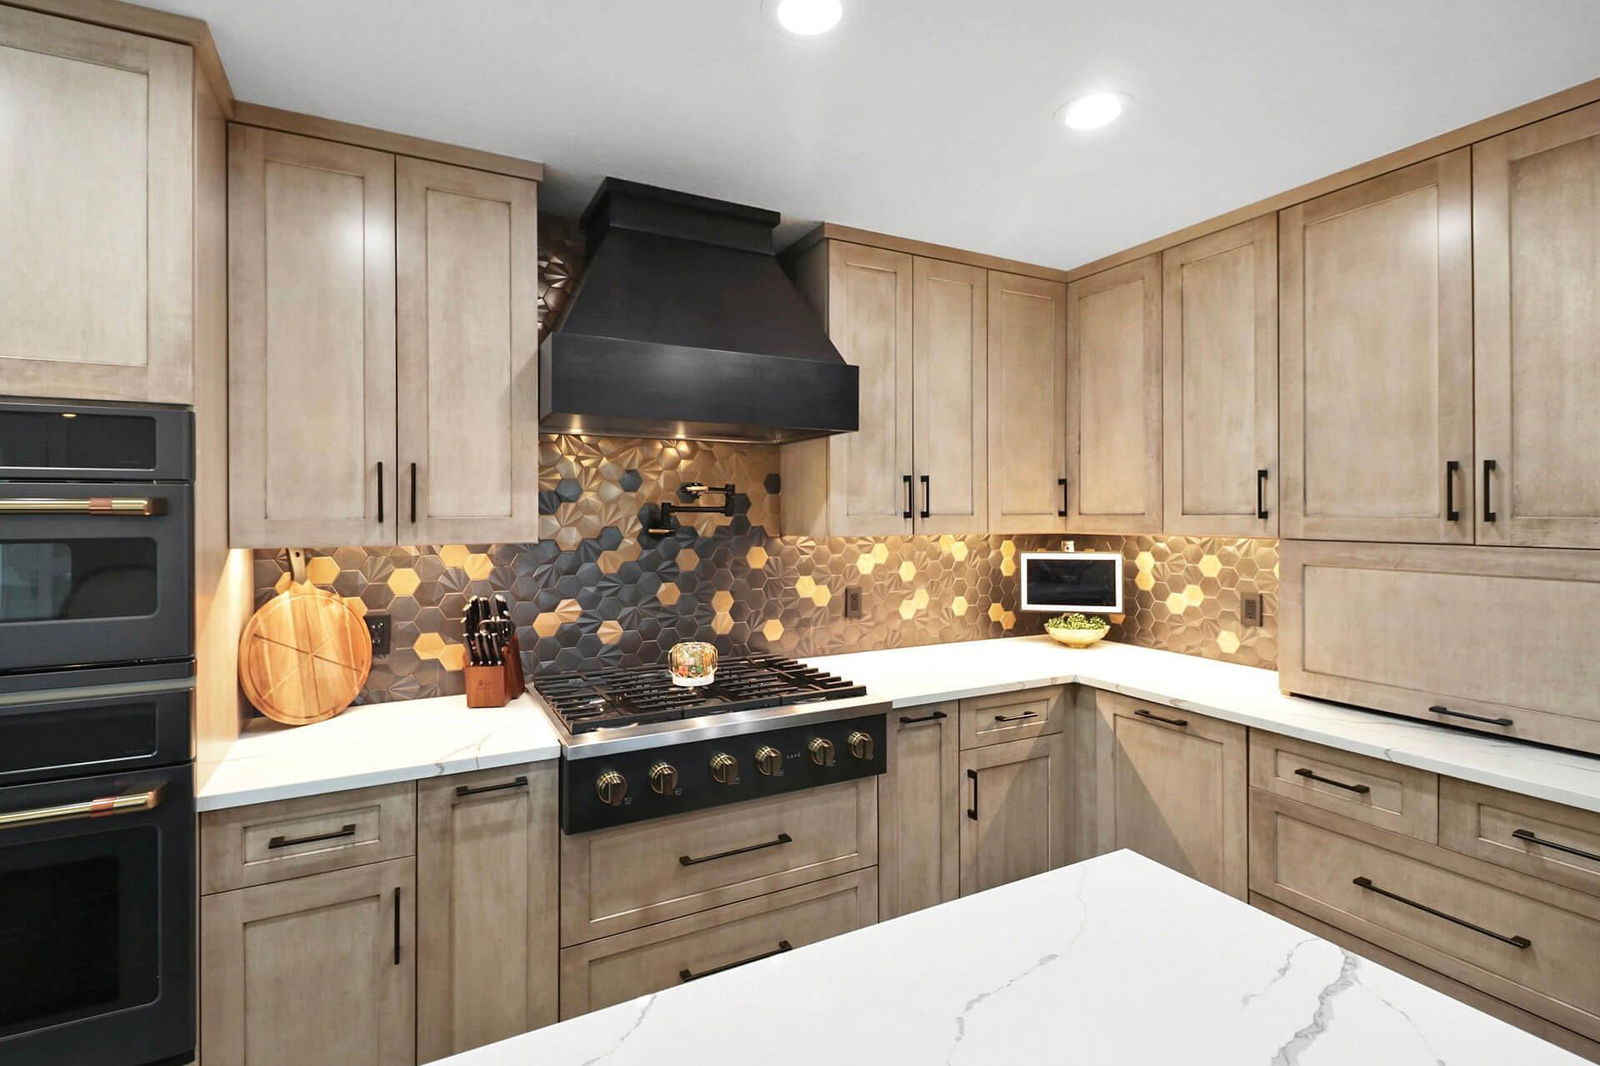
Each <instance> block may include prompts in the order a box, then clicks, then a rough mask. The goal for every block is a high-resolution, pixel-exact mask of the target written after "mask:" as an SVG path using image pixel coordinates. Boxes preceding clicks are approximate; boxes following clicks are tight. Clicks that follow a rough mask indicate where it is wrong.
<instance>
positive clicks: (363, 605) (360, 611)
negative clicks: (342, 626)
mask: <svg viewBox="0 0 1600 1066" xmlns="http://www.w3.org/2000/svg"><path fill="white" fill-rule="evenodd" d="M340 598H341V599H343V600H344V605H345V606H346V607H348V608H350V609H351V610H352V611H354V612H355V613H356V617H358V618H365V617H366V616H367V601H366V600H364V599H362V598H361V597H360V596H343V597H340Z"/></svg>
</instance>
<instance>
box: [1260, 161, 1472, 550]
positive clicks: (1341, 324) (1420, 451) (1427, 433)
mask: <svg viewBox="0 0 1600 1066" xmlns="http://www.w3.org/2000/svg"><path fill="white" fill-rule="evenodd" d="M1471 184H1472V175H1471V168H1470V161H1469V157H1468V150H1467V149H1465V148H1463V149H1461V150H1459V151H1456V152H1451V153H1449V154H1448V155H1442V156H1439V157H1437V158H1435V159H1430V160H1427V161H1425V162H1422V163H1417V164H1416V165H1414V166H1409V167H1406V168H1405V169H1403V170H1397V171H1395V172H1393V173H1391V174H1385V175H1383V176H1382V177H1378V178H1373V179H1371V180H1370V181H1364V182H1361V183H1360V184H1358V185H1352V186H1351V187H1349V188H1347V189H1341V190H1339V191H1338V192H1334V193H1329V194H1328V195H1326V196H1321V197H1318V198H1317V199H1315V200H1310V201H1308V202H1306V203H1303V204H1297V205H1296V206H1294V207H1291V208H1288V209H1287V210H1285V211H1283V212H1282V213H1281V214H1280V216H1279V288H1280V292H1281V294H1282V304H1281V308H1280V315H1281V332H1280V341H1281V347H1282V351H1281V353H1280V354H1281V359H1280V364H1279V370H1280V373H1281V375H1282V382H1281V389H1282V392H1281V407H1280V416H1281V420H1282V434H1281V435H1282V448H1283V456H1282V459H1283V486H1282V491H1281V493H1280V499H1281V506H1282V508H1283V516H1282V520H1281V521H1280V523H1279V529H1280V531H1281V532H1282V534H1283V536H1285V537H1297V538H1307V539H1321V540H1393V541H1416V542H1423V543H1426V542H1442V543H1470V542H1471V541H1472V507H1473V499H1474V486H1473V479H1472V471H1471V467H1472V233H1471V221H1470V214H1471V203H1470V200H1471Z"/></svg>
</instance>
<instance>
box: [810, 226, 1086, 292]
mask: <svg viewBox="0 0 1600 1066" xmlns="http://www.w3.org/2000/svg"><path fill="white" fill-rule="evenodd" d="M819 241H846V242H848V243H850V244H864V245H866V246H868V247H870V248H882V249H884V250H885V251H890V252H904V253H905V254H907V255H914V256H918V257H920V258H923V259H943V260H945V261H946V262H951V263H964V264H966V265H967V266H975V267H981V268H983V269H984V270H998V271H1000V272H1001V273H1003V274H1021V275H1023V276H1024V277H1030V278H1042V279H1043V280H1045V281H1066V280H1067V272H1066V271H1065V270H1056V269H1054V268H1052V267H1043V266H1039V265H1038V264H1037V263H1023V262H1020V261H1018V260H1016V259H1002V258H1001V257H999V256H995V255H984V254H983V253H981V252H968V251H964V250H962V249H960V248H951V247H948V246H947V245H943V244H930V243H928V242H927V241H914V240H911V239H910V238H908V237H893V236H890V235H889V234H887V233H874V232H872V231H871V230H864V229H856V228H854V227H853V226H841V225H839V224H838V223H835V222H823V223H821V224H819V225H818V226H817V227H816V228H815V229H813V230H812V231H811V232H809V233H807V234H806V235H805V236H803V237H801V238H800V239H799V240H797V241H795V242H794V243H793V244H791V245H789V247H787V248H785V249H784V250H783V251H782V252H781V253H780V256H781V258H782V259H783V261H784V262H785V263H786V264H788V263H793V262H795V261H796V260H798V259H799V258H800V256H802V255H804V254H805V252H806V249H808V248H811V247H812V246H813V245H815V244H817V243H818V242H819Z"/></svg>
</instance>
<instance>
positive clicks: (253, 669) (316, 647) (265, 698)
mask: <svg viewBox="0 0 1600 1066" xmlns="http://www.w3.org/2000/svg"><path fill="white" fill-rule="evenodd" d="M371 669H372V639H371V637H370V636H368V634H367V627H366V624H365V623H363V622H362V621H361V618H360V616H358V615H357V614H356V613H355V612H354V611H352V610H351V609H350V608H349V606H348V605H346V604H345V602H344V601H343V600H342V599H340V598H339V597H338V596H336V595H334V594H333V593H331V592H324V591H323V590H321V589H319V588H316V587H315V586H313V585H308V584H301V585H292V586H290V587H289V589H288V590H287V591H284V592H280V593H278V595H276V596H274V597H273V598H272V599H270V600H268V601H267V602H266V603H265V604H263V605H262V607H261V609H260V610H259V611H257V612H256V613H255V614H254V615H252V616H251V617H250V621H248V622H246V623H245V627H244V633H243V634H241V635H240V637H239V687H240V688H242V689H243V690H244V694H245V696H246V697H247V698H248V699H249V700H250V702H251V703H252V704H254V705H255V707H256V709H257V710H259V711H260V712H261V713H262V714H264V715H266V716H267V717H268V718H271V719H272V720H273V721H274V722H283V723H284V724H285V725H307V724H309V723H311V722H320V721H323V720H324V719H327V718H332V717H333V716H334V715H336V714H338V713H339V712H340V711H342V710H344V709H345V708H346V707H348V706H350V704H351V703H352V702H353V701H354V700H355V698H356V696H357V695H358V694H359V693H360V692H361V686H362V685H363V684H365V683H366V680H367V673H368V672H369V671H370V670H371Z"/></svg>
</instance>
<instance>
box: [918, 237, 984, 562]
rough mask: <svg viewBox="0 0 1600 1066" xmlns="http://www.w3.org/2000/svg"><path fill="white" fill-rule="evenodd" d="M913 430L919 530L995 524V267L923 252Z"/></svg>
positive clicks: (964, 529)
mask: <svg viewBox="0 0 1600 1066" xmlns="http://www.w3.org/2000/svg"><path fill="white" fill-rule="evenodd" d="M911 275H912V300H911V303H912V321H913V323H914V325H913V327H912V333H911V336H912V353H913V354H912V360H911V363H912V375H911V376H912V386H911V391H912V412H913V413H912V430H911V439H912V446H911V458H912V464H913V465H914V466H915V467H916V476H917V492H918V499H917V508H916V511H917V513H916V521H915V523H914V528H915V529H916V531H917V532H918V533H975V532H981V531H983V530H986V529H988V528H989V358H988V351H989V332H988V324H987V315H988V307H989V293H988V276H987V275H988V272H987V271H985V270H982V269H980V268H979V267H972V266H963V265H962V264H960V263H947V262H944V261H943V260H939V259H921V258H919V259H917V260H916V261H915V262H914V263H913V265H912V270H911Z"/></svg>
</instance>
